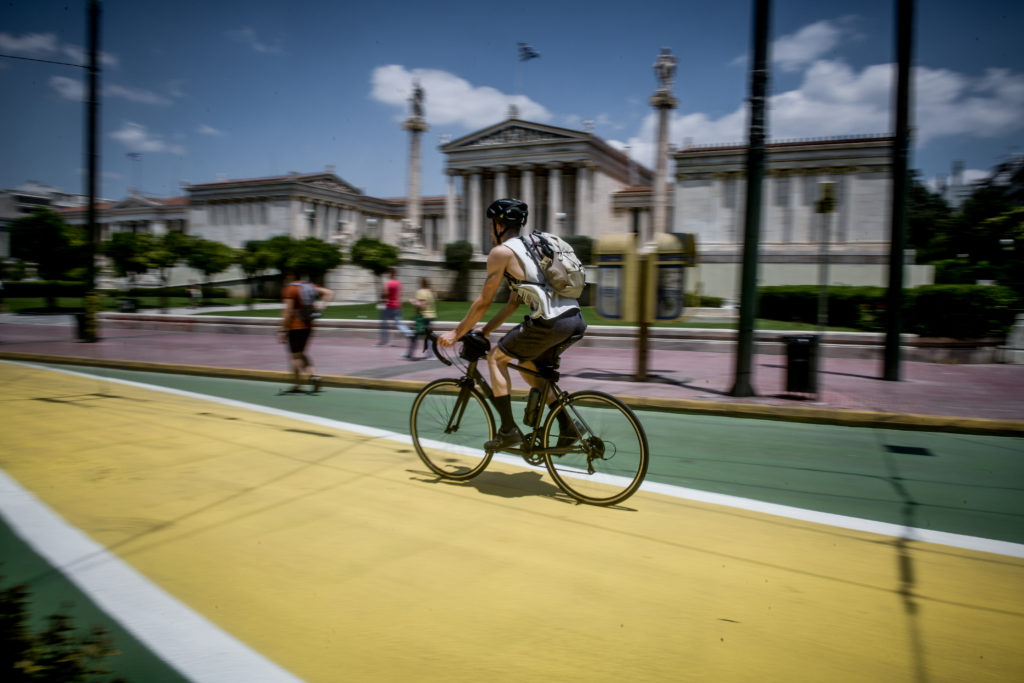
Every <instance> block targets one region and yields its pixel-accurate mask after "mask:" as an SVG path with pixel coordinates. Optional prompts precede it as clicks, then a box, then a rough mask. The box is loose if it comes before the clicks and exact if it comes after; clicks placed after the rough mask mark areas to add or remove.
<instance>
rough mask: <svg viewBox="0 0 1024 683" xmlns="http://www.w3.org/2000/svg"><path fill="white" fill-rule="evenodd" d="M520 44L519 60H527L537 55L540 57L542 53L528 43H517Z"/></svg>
mask: <svg viewBox="0 0 1024 683" xmlns="http://www.w3.org/2000/svg"><path fill="white" fill-rule="evenodd" d="M517 45H518V46H519V61H520V62H525V61H527V60H530V59H534V58H536V57H540V53H539V52H537V51H536V50H534V49H533V48H532V47H530V46H529V45H527V44H526V43H517Z"/></svg>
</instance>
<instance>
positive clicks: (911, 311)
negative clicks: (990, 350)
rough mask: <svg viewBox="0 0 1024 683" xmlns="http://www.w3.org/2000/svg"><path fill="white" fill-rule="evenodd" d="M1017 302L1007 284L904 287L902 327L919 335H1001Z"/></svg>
mask: <svg viewBox="0 0 1024 683" xmlns="http://www.w3.org/2000/svg"><path fill="white" fill-rule="evenodd" d="M1018 305H1019V302H1018V300H1017V297H1016V295H1015V294H1014V292H1013V290H1011V289H1010V288H1008V287H992V286H985V285H927V286H924V287H917V288H915V289H911V290H908V291H907V317H906V319H905V320H906V323H907V324H906V327H907V331H908V332H913V333H915V334H919V335H921V336H923V337H954V338H959V339H971V338H978V337H990V336H996V337H1001V336H1004V335H1005V334H1006V332H1007V330H1009V329H1010V326H1011V325H1013V319H1014V317H1015V315H1016V307H1017V306H1018Z"/></svg>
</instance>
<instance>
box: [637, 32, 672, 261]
mask: <svg viewBox="0 0 1024 683" xmlns="http://www.w3.org/2000/svg"><path fill="white" fill-rule="evenodd" d="M675 72H676V58H675V57H673V56H672V54H671V51H670V50H669V49H668V48H662V51H661V54H660V55H659V56H658V59H657V61H656V62H655V63H654V74H655V76H656V77H657V79H658V83H659V86H658V89H657V90H655V91H654V95H652V96H651V100H650V101H651V106H652V107H654V108H655V110H657V112H658V146H657V150H656V153H657V163H656V165H655V175H654V197H653V200H654V205H653V212H652V216H651V230H650V233H649V234H646V235H643V236H642V237H643V240H642V241H644V242H648V241H650V240H651V239H653V237H654V234H655V233H660V232H669V226H668V184H667V166H668V113H669V112H670V111H671V110H673V109H675V108H676V107H678V106H679V101H678V100H677V99H676V98H675V97H674V96H673V95H672V84H673V83H674V79H675Z"/></svg>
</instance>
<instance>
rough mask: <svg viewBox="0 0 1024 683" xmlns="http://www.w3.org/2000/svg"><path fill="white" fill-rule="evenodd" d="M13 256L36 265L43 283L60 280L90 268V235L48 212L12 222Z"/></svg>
mask: <svg viewBox="0 0 1024 683" xmlns="http://www.w3.org/2000/svg"><path fill="white" fill-rule="evenodd" d="M10 234H11V238H10V239H11V256H12V257H14V258H16V259H20V260H22V261H27V262H31V263H34V264H35V265H36V272H37V273H38V275H39V277H41V278H42V279H44V280H60V279H62V278H64V277H65V276H66V275H67V274H68V271H70V270H72V269H73V268H81V267H84V266H85V265H87V263H86V259H87V257H88V249H87V246H88V242H87V240H88V236H87V235H86V231H85V229H84V228H82V227H80V226H74V225H68V224H67V223H65V222H64V219H63V218H61V217H60V216H59V215H58V214H57V213H55V212H53V211H51V210H49V209H39V210H38V211H36V212H34V213H32V214H30V215H28V216H25V217H23V218H19V219H17V220H16V221H13V222H12V223H11V226H10Z"/></svg>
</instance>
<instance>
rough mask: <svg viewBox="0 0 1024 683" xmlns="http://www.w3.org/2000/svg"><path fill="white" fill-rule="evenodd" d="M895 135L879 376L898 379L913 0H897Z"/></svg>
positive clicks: (904, 242)
mask: <svg viewBox="0 0 1024 683" xmlns="http://www.w3.org/2000/svg"><path fill="white" fill-rule="evenodd" d="M896 14H897V17H896V59H897V66H896V84H895V100H896V102H895V104H896V130H895V135H896V138H895V140H894V141H893V148H892V214H891V219H890V230H891V237H890V240H889V291H888V293H887V295H886V304H885V312H886V324H885V358H884V368H883V373H882V379H886V380H890V381H899V379H900V335H901V333H902V323H903V266H904V264H903V261H904V256H903V252H904V249H905V246H906V218H907V166H908V162H907V157H908V149H909V148H910V67H911V61H912V59H913V43H914V0H897V10H896Z"/></svg>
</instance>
